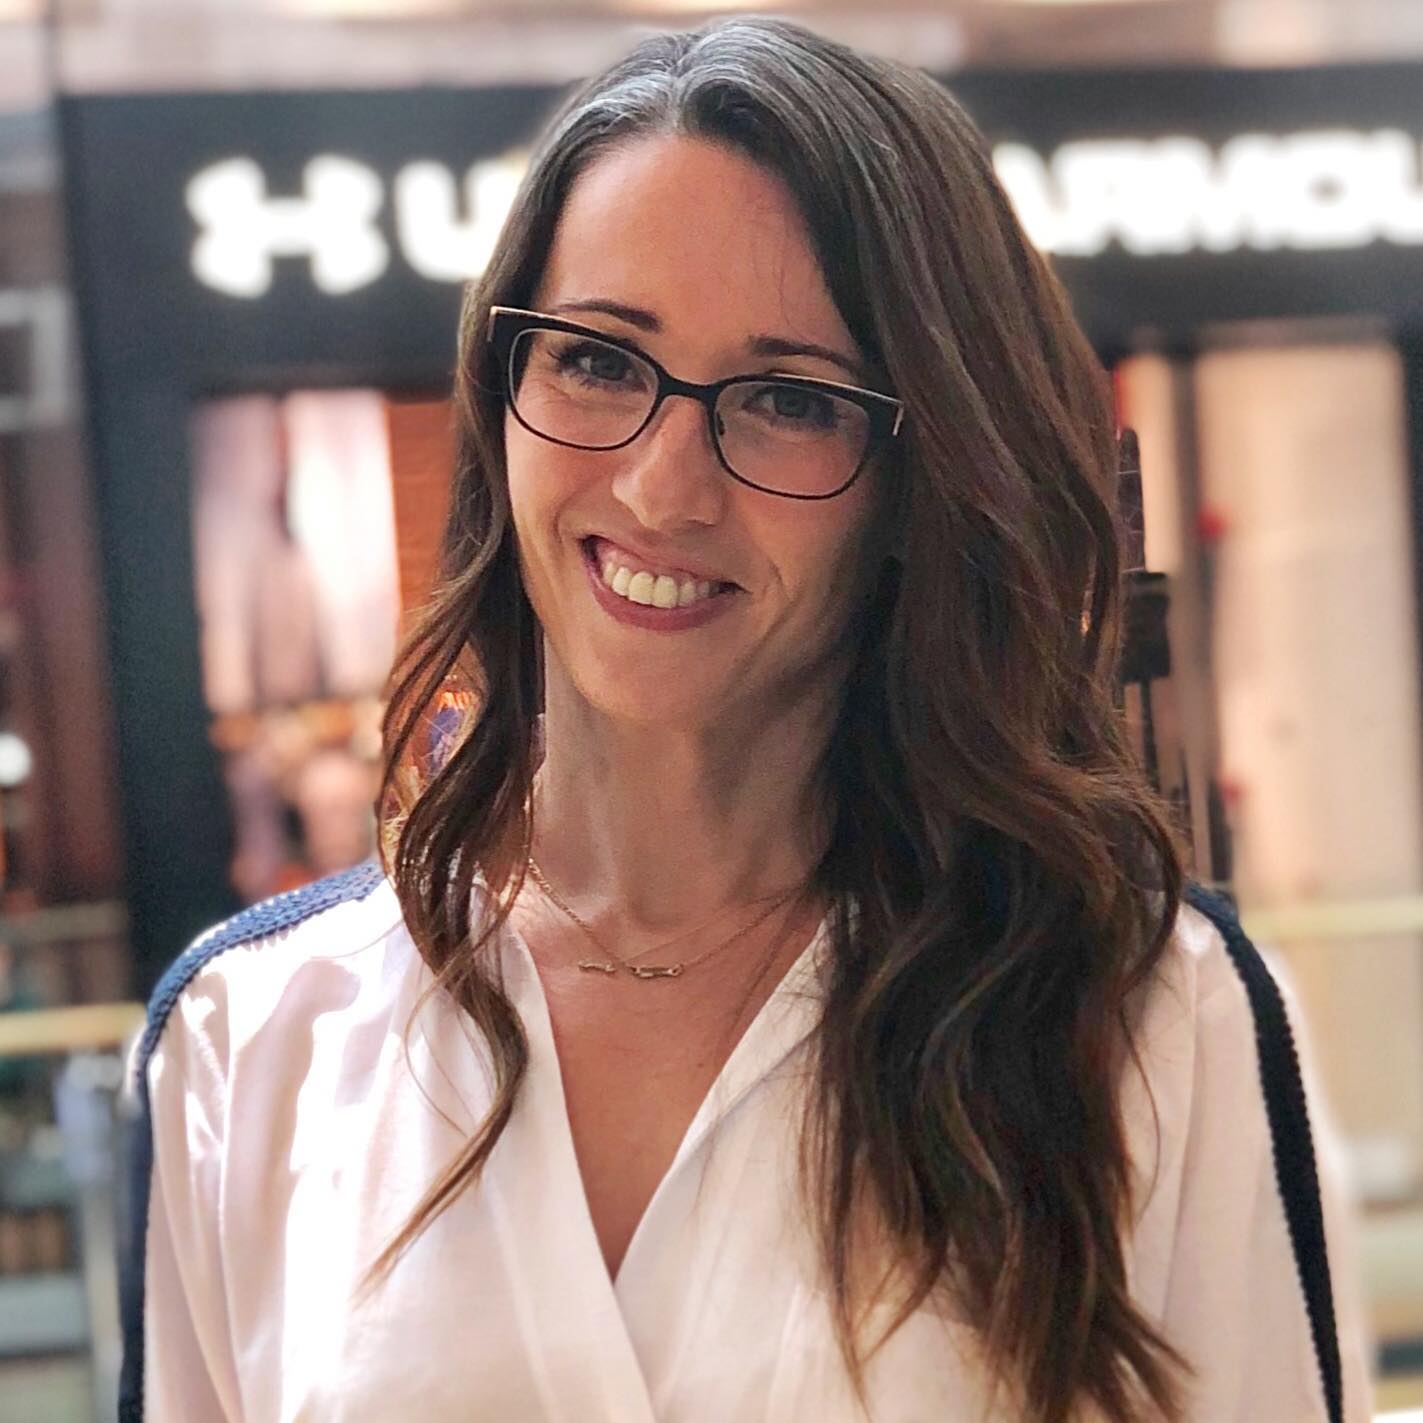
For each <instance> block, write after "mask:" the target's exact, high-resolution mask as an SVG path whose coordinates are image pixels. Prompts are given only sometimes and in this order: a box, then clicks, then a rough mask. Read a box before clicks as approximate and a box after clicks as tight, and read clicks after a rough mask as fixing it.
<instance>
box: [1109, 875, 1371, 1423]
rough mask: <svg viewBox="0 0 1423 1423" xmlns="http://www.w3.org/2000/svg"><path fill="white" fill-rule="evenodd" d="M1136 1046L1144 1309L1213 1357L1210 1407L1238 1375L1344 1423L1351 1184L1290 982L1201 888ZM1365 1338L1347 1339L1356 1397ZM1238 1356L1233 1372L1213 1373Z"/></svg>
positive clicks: (1208, 1378) (1162, 970) (1155, 984)
mask: <svg viewBox="0 0 1423 1423" xmlns="http://www.w3.org/2000/svg"><path fill="white" fill-rule="evenodd" d="M1135 1043H1136V1048H1137V1064H1138V1066H1139V1068H1140V1070H1141V1071H1140V1077H1139V1078H1138V1079H1137V1080H1135V1081H1132V1082H1129V1084H1128V1088H1127V1091H1128V1100H1129V1104H1130V1105H1129V1109H1128V1113H1127V1121H1128V1132H1129V1136H1130V1137H1131V1139H1132V1141H1133V1156H1134V1158H1135V1161H1136V1164H1137V1167H1138V1169H1139V1170H1140V1171H1141V1173H1142V1175H1141V1178H1139V1179H1140V1183H1141V1185H1142V1186H1143V1187H1144V1191H1143V1194H1142V1197H1141V1199H1142V1200H1143V1203H1144V1209H1143V1212H1142V1214H1141V1216H1140V1217H1139V1219H1138V1222H1137V1239H1136V1246H1137V1251H1136V1264H1137V1268H1138V1270H1139V1272H1140V1273H1139V1275H1138V1280H1137V1286H1138V1292H1139V1297H1140V1299H1141V1301H1142V1302H1143V1303H1144V1304H1146V1305H1147V1306H1148V1308H1149V1309H1150V1311H1151V1312H1152V1313H1153V1314H1155V1315H1156V1316H1157V1317H1159V1318H1161V1319H1163V1320H1164V1321H1165V1322H1166V1323H1167V1324H1168V1325H1169V1326H1170V1330H1171V1331H1172V1333H1173V1337H1175V1338H1177V1340H1178V1342H1181V1343H1183V1344H1185V1345H1186V1346H1187V1352H1188V1354H1192V1355H1194V1356H1195V1357H1196V1358H1197V1360H1198V1361H1201V1363H1202V1374H1201V1377H1200V1379H1199V1380H1198V1383H1199V1386H1200V1388H1201V1389H1202V1390H1203V1395H1202V1396H1203V1397H1210V1398H1214V1397H1216V1394H1215V1392H1214V1391H1215V1390H1217V1389H1220V1388H1222V1387H1224V1384H1223V1383H1222V1380H1223V1379H1224V1377H1225V1376H1226V1375H1227V1374H1230V1373H1231V1371H1232V1370H1234V1375H1233V1376H1235V1377H1236V1379H1237V1382H1238V1381H1239V1379H1241V1378H1249V1379H1255V1381H1256V1383H1257V1384H1258V1386H1259V1387H1260V1388H1261V1389H1262V1390H1264V1391H1265V1392H1266V1393H1268V1391H1269V1390H1270V1389H1275V1390H1288V1389H1293V1390H1296V1391H1298V1392H1299V1395H1300V1398H1301V1400H1302V1401H1301V1404H1300V1409H1301V1411H1299V1412H1297V1413H1295V1414H1292V1416H1299V1417H1319V1416H1321V1415H1320V1413H1319V1412H1318V1406H1319V1405H1321V1404H1322V1405H1323V1406H1324V1413H1323V1415H1322V1416H1324V1417H1328V1418H1331V1419H1337V1418H1339V1417H1341V1416H1343V1415H1342V1414H1341V1413H1340V1411H1339V1410H1340V1408H1341V1397H1342V1387H1343V1384H1342V1372H1343V1371H1342V1370H1341V1349H1340V1331H1339V1329H1338V1323H1337V1319H1336V1299H1337V1297H1338V1291H1337V1289H1336V1287H1335V1285H1334V1281H1333V1279H1332V1275H1331V1266H1334V1265H1338V1264H1339V1263H1341V1260H1342V1255H1341V1252H1342V1251H1343V1250H1344V1249H1345V1246H1344V1245H1343V1244H1342V1243H1341V1232H1342V1226H1341V1224H1340V1223H1341V1221H1342V1219H1343V1214H1344V1207H1343V1205H1342V1204H1341V1199H1342V1198H1341V1187H1340V1183H1339V1182H1337V1181H1335V1180H1334V1179H1333V1178H1332V1177H1331V1176H1330V1175H1329V1173H1328V1172H1326V1171H1324V1170H1323V1169H1322V1168H1323V1167H1324V1166H1325V1165H1326V1164H1327V1163H1326V1161H1325V1160H1324V1159H1323V1158H1322V1157H1321V1155H1320V1154H1319V1153H1318V1151H1317V1150H1316V1145H1317V1138H1318V1133H1319V1131H1320V1128H1321V1126H1322V1120H1321V1113H1320V1109H1319V1103H1318V1102H1317V1101H1316V1100H1315V1099H1314V1098H1313V1096H1312V1090H1311V1087H1310V1082H1311V1072H1310V1063H1309V1060H1308V1054H1307V1044H1306V1041H1305V1038H1304V1035H1303V1023H1302V1021H1301V1019H1300V1015H1299V1012H1298V1009H1297V1007H1296V1005H1295V1003H1294V999H1293V996H1292V994H1291V992H1290V989H1289V986H1288V981H1287V979H1286V978H1285V977H1283V976H1282V973H1281V969H1280V966H1279V965H1278V964H1276V963H1275V962H1273V961H1272V960H1271V959H1270V958H1269V957H1268V956H1267V955H1265V954H1262V953H1261V952H1260V950H1259V949H1258V948H1257V947H1256V946H1255V945H1254V944H1253V943H1252V942H1251V940H1250V938H1249V936H1248V934H1247V933H1246V931H1245V929H1244V928H1243V926H1242V924H1241V922H1240V918H1239V916H1238V914H1237V913H1236V911H1235V909H1234V907H1233V905H1232V904H1231V903H1230V901H1229V900H1227V899H1225V898H1224V897H1222V896H1220V895H1216V894H1212V893H1210V892H1209V891H1206V890H1204V889H1202V888H1201V887H1199V886H1194V885H1193V886H1191V887H1190V888H1189V889H1188V890H1187V892H1186V894H1185V896H1184V898H1183V902H1182V904H1181V908H1180V911H1179V913H1178V915H1177V919H1176V923H1175V927H1174V931H1173V934H1172V936H1171V939H1170V941H1169V943H1168V946H1167V949H1166V951H1165V952H1164V953H1163V954H1162V956H1161V958H1160V960H1159V961H1158V963H1157V965H1156V967H1155V971H1154V973H1153V976H1152V980H1151V982H1150V983H1149V984H1148V985H1147V989H1146V996H1145V1002H1144V1004H1143V1007H1142V1011H1141V1014H1140V1016H1139V1018H1138V1020H1137V1024H1136V1033H1135ZM1326 1221H1328V1223H1329V1229H1328V1232H1327V1233H1326ZM1203 1260H1210V1261H1211V1262H1212V1266H1211V1269H1210V1270H1208V1271H1205V1270H1202V1269H1201V1268H1200V1267H1199V1264H1198V1262H1200V1261H1203ZM1246 1301H1253V1305H1252V1306H1251V1308H1254V1307H1259V1308H1260V1309H1261V1310H1263V1312H1264V1313H1265V1314H1268V1315H1270V1317H1271V1319H1272V1320H1273V1321H1274V1322H1273V1323H1272V1324H1271V1325H1270V1326H1269V1328H1268V1329H1266V1328H1265V1326H1264V1325H1262V1324H1261V1323H1260V1322H1259V1321H1258V1320H1251V1319H1250V1318H1248V1317H1247V1314H1246V1313H1243V1312H1242V1311H1243V1310H1244V1308H1245V1305H1244V1302H1246ZM1231 1321H1234V1324H1231ZM1223 1327H1225V1328H1226V1329H1227V1332H1229V1330H1231V1329H1233V1331H1234V1333H1235V1334H1237V1335H1238V1336H1239V1338H1240V1339H1241V1340H1249V1339H1255V1341H1256V1343H1257V1344H1258V1343H1259V1342H1260V1339H1261V1338H1264V1337H1266V1336H1268V1348H1267V1350H1266V1352H1267V1353H1269V1354H1270V1355H1271V1357H1272V1358H1273V1359H1274V1360H1275V1361H1276V1362H1275V1363H1274V1364H1271V1365H1270V1367H1269V1368H1268V1369H1267V1368H1266V1367H1265V1366H1264V1365H1263V1364H1260V1363H1259V1362H1258V1361H1256V1362H1251V1361H1249V1360H1248V1359H1246V1358H1245V1357H1244V1355H1241V1356H1240V1357H1236V1355H1234V1354H1232V1353H1231V1352H1230V1350H1229V1349H1225V1348H1224V1346H1223V1345H1222V1344H1221V1343H1220V1336H1221V1332H1222V1328H1223ZM1271 1330H1273V1331H1275V1332H1274V1333H1271V1332H1270V1331H1271ZM1262 1331H1263V1333H1262ZM1357 1332H1358V1331H1357V1330H1355V1329H1353V1328H1352V1326H1351V1327H1350V1328H1349V1329H1348V1330H1346V1331H1345V1333H1346V1335H1347V1341H1348V1345H1349V1350H1350V1351H1351V1352H1349V1353H1348V1356H1347V1357H1348V1359H1349V1360H1350V1361H1351V1362H1350V1369H1351V1370H1352V1372H1351V1374H1350V1377H1351V1380H1352V1381H1351V1383H1350V1389H1351V1391H1352V1392H1354V1393H1357V1392H1359V1390H1360V1389H1361V1387H1362V1386H1361V1384H1360V1383H1359V1368H1358V1367H1356V1366H1355V1365H1356V1363H1357V1357H1361V1356H1359V1354H1358V1350H1357V1349H1356V1348H1355V1335H1356V1334H1357ZM1242 1347H1243V1346H1242ZM1227 1356H1229V1358H1230V1359H1232V1360H1233V1361H1234V1362H1233V1363H1231V1364H1230V1366H1229V1367H1228V1368H1226V1367H1222V1368H1220V1369H1217V1368H1216V1364H1217V1363H1218V1362H1219V1361H1221V1360H1225V1359H1226V1358H1227ZM1291 1361H1294V1362H1293V1363H1291ZM1207 1362H1209V1364H1210V1366H1209V1367H1207ZM1271 1370H1273V1372H1271ZM1257 1375H1258V1378H1257ZM1321 1385H1322V1391H1320V1392H1318V1393H1317V1392H1316V1390H1321ZM1222 1396H1223V1395H1222ZM1263 1396H1264V1394H1263V1393H1262V1397H1263ZM1281 1396H1283V1395H1281ZM1306 1403H1307V1405H1308V1406H1307V1407H1306ZM1192 1416H1193V1417H1194V1416H1198V1415H1197V1414H1196V1413H1193V1414H1192ZM1199 1416H1202V1417H1205V1416H1224V1413H1223V1412H1213V1411H1212V1410H1211V1408H1204V1409H1203V1410H1202V1411H1200V1413H1199ZM1232 1416H1233V1411H1232ZM1253 1416H1259V1414H1258V1413H1254V1414H1253ZM1349 1416H1351V1417H1352V1416H1353V1415H1352V1414H1350V1415H1349Z"/></svg>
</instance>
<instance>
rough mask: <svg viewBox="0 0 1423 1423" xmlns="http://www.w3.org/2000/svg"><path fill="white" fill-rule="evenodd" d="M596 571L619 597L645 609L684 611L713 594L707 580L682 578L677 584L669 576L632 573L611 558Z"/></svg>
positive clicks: (644, 572) (644, 570)
mask: <svg viewBox="0 0 1423 1423" xmlns="http://www.w3.org/2000/svg"><path fill="white" fill-rule="evenodd" d="M599 572H600V573H601V574H602V576H603V582H604V583H605V584H606V585H607V586H608V587H609V588H611V589H612V590H613V592H614V593H616V594H617V595H618V596H619V597H620V598H626V599H628V601H629V602H633V603H640V604H642V605H643V606H644V607H648V608H685V607H687V606H688V605H689V604H692V603H697V602H700V601H701V600H702V599H703V598H710V597H711V594H712V583H711V580H710V579H706V578H701V579H698V578H683V579H682V580H681V581H680V582H679V581H678V580H677V579H676V578H674V577H673V576H672V575H671V574H668V573H652V572H650V571H649V570H647V569H638V570H636V571H634V570H633V569H631V568H627V567H625V566H624V565H622V564H620V563H617V562H616V561H615V560H613V559H611V558H610V559H607V560H606V561H605V562H604V564H603V566H602V568H601V569H600V570H599Z"/></svg>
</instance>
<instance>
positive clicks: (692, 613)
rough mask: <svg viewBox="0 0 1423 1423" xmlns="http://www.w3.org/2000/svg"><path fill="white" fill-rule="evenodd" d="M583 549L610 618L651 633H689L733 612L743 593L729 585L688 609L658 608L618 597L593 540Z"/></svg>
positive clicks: (597, 594) (595, 592)
mask: <svg viewBox="0 0 1423 1423" xmlns="http://www.w3.org/2000/svg"><path fill="white" fill-rule="evenodd" d="M620 546H621V545H620ZM579 551H580V553H581V554H582V556H583V567H584V569H585V570H586V571H587V574H588V582H589V583H590V584H591V585H592V589H593V596H594V598H596V599H597V600H598V603H599V605H600V606H601V607H602V608H603V610H604V612H606V613H607V614H608V615H609V616H610V617H613V618H616V619H617V620H618V621H619V622H620V623H625V624H627V625H628V626H629V627H636V628H645V629H647V630H648V631H649V632H687V631H689V630H690V629H692V628H699V627H701V626H703V624H705V623H709V622H711V620H712V619H713V618H719V617H720V616H721V615H722V614H723V613H726V612H729V611H730V610H731V607H732V605H733V604H734V602H735V601H736V598H737V597H738V595H739V590H738V589H737V588H735V587H734V586H733V587H727V588H723V589H721V590H720V591H718V592H715V593H713V594H712V595H711V597H709V598H702V599H699V600H698V601H697V602H695V603H690V604H688V605H687V606H686V607H685V608H654V607H650V606H648V605H646V604H644V603H633V602H629V601H628V599H626V598H620V597H618V595H617V594H616V593H614V592H613V590H612V589H611V588H609V587H608V585H607V584H606V583H604V582H603V575H602V573H601V572H600V571H599V569H598V565H597V563H596V562H595V561H594V559H595V554H594V551H593V544H592V541H591V540H585V541H584V542H583V544H582V546H581V548H580V550H579ZM629 552H631V550H629ZM708 581H710V580H708Z"/></svg>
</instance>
